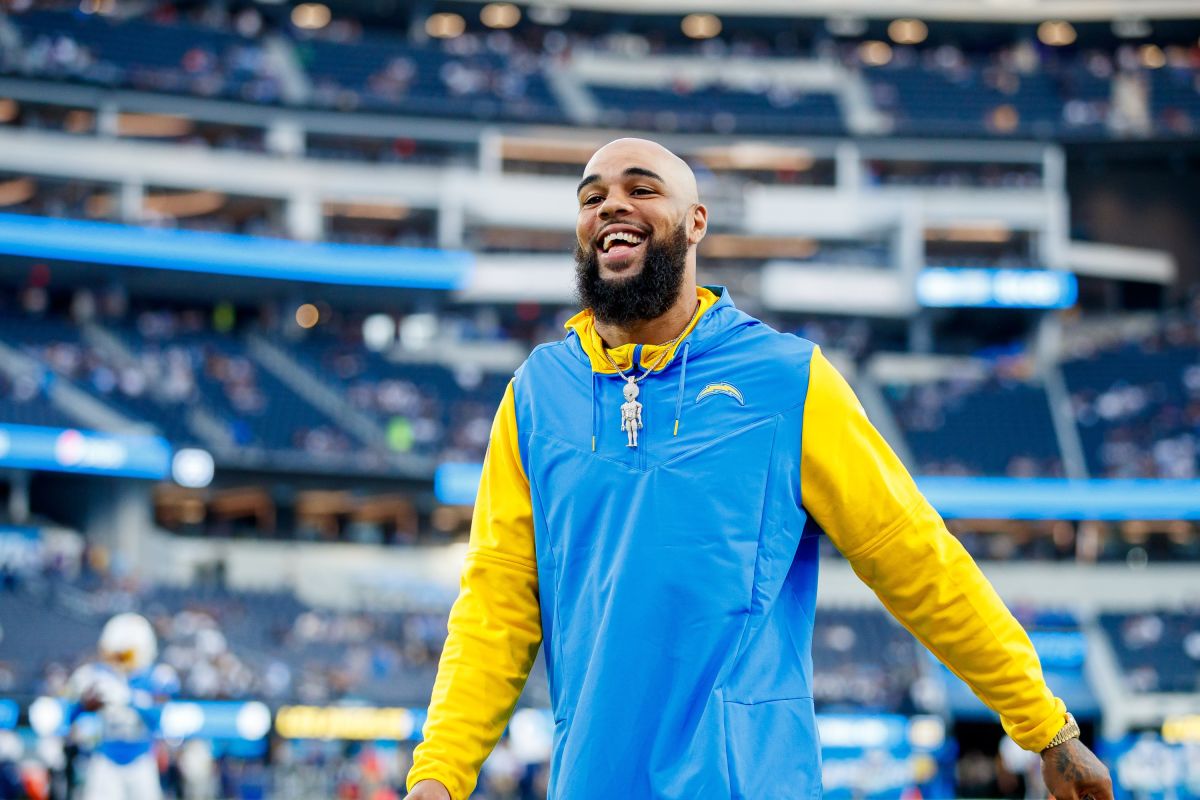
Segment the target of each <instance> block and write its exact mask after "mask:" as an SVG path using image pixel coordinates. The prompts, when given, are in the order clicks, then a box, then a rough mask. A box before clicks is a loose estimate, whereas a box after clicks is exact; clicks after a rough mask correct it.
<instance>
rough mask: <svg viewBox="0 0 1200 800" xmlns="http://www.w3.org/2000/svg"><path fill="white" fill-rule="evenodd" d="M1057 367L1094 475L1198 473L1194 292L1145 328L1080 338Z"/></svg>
mask: <svg viewBox="0 0 1200 800" xmlns="http://www.w3.org/2000/svg"><path fill="white" fill-rule="evenodd" d="M1063 370H1064V374H1065V376H1066V379H1067V385H1068V389H1069V390H1070V392H1071V403H1072V406H1073V410H1074V414H1075V419H1076V421H1077V423H1078V425H1079V429H1080V432H1081V435H1082V437H1083V440H1084V445H1085V450H1086V454H1087V457H1088V461H1089V467H1090V468H1091V470H1092V473H1093V474H1094V475H1096V476H1102V477H1109V478H1178V479H1195V478H1197V477H1200V297H1198V298H1197V299H1196V300H1194V301H1193V308H1192V309H1190V312H1189V313H1180V314H1174V315H1168V316H1166V317H1165V318H1164V319H1163V320H1162V321H1161V322H1160V323H1159V324H1156V325H1155V326H1154V327H1153V328H1152V329H1151V330H1150V331H1148V332H1136V333H1131V334H1129V335H1127V336H1123V337H1116V338H1110V339H1109V340H1107V341H1101V342H1095V341H1093V342H1086V341H1085V342H1082V343H1081V344H1080V346H1079V347H1077V349H1076V352H1074V353H1072V354H1071V357H1070V358H1069V359H1068V360H1067V361H1066V362H1065V363H1064V365H1063Z"/></svg>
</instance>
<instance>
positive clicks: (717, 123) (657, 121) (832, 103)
mask: <svg viewBox="0 0 1200 800" xmlns="http://www.w3.org/2000/svg"><path fill="white" fill-rule="evenodd" d="M589 89H590V91H591V93H592V94H593V95H594V96H595V98H596V100H597V102H599V103H600V105H601V106H602V107H603V108H604V110H605V111H604V114H605V119H606V121H611V123H612V124H614V125H618V126H620V125H627V126H631V127H634V128H642V129H648V130H678V131H686V132H689V133H709V132H716V133H734V132H736V133H760V134H812V133H815V134H837V133H844V132H845V125H844V124H843V122H842V116H841V113H840V111H839V110H838V106H837V102H836V100H835V98H834V96H833V95H832V94H807V95H805V94H797V93H794V92H783V91H769V90H766V89H764V91H763V92H761V93H753V92H747V91H738V90H734V89H727V88H723V87H713V86H704V87H695V88H690V87H680V88H678V89H676V90H674V91H672V90H661V89H634V88H629V87H618V86H591V87H589Z"/></svg>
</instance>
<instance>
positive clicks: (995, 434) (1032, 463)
mask: <svg viewBox="0 0 1200 800" xmlns="http://www.w3.org/2000/svg"><path fill="white" fill-rule="evenodd" d="M1027 367H1028V364H1027V362H1026V361H1025V360H1024V359H1015V360H1013V359H1002V360H1000V361H998V362H995V363H994V364H992V365H990V367H989V369H990V370H991V371H990V372H988V373H987V374H985V375H982V376H975V375H967V376H963V377H957V378H948V379H944V380H938V381H933V382H928V383H916V384H892V385H889V386H886V387H884V389H885V392H884V395H885V397H886V398H887V400H888V401H889V404H890V405H891V406H892V410H893V413H894V414H895V416H896V421H897V422H898V423H899V425H900V428H901V430H902V431H903V434H904V436H905V439H906V440H907V442H908V445H909V447H910V448H911V449H912V452H913V459H914V461H915V463H914V465H913V466H914V467H915V471H916V473H917V474H921V475H954V476H970V475H992V476H998V475H999V476H1007V477H1010V478H1031V477H1061V476H1062V474H1063V466H1062V459H1061V456H1060V454H1059V451H1058V445H1057V439H1056V437H1055V433H1054V426H1053V422H1052V421H1051V417H1050V404H1049V399H1048V397H1047V396H1046V393H1045V390H1044V389H1043V388H1042V387H1041V386H1040V385H1038V384H1037V383H1036V382H1033V381H1032V380H1031V376H1030V375H1029V374H1028V372H1027Z"/></svg>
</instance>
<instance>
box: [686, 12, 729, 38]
mask: <svg viewBox="0 0 1200 800" xmlns="http://www.w3.org/2000/svg"><path fill="white" fill-rule="evenodd" d="M679 27H680V29H682V30H683V34H684V36H687V37H688V38H690V39H711V38H713V37H714V36H716V35H717V34H718V33H720V32H721V19H720V17H717V16H716V15H714V14H688V15H687V16H686V17H684V18H683V21H682V22H680V23H679Z"/></svg>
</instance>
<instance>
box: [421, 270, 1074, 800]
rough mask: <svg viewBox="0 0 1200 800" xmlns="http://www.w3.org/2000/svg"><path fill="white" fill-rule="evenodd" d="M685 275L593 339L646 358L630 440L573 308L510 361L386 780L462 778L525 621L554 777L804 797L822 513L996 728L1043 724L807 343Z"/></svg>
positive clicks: (944, 539) (637, 796) (502, 717)
mask: <svg viewBox="0 0 1200 800" xmlns="http://www.w3.org/2000/svg"><path fill="white" fill-rule="evenodd" d="M698 295H699V301H700V310H699V313H698V314H697V317H696V319H695V320H693V322H692V323H691V324H690V325H689V328H688V329H687V330H685V332H684V334H683V336H682V337H681V338H680V339H679V341H678V342H677V343H675V344H673V345H671V346H669V347H667V348H666V350H667V352H666V353H664V352H663V349H664V348H663V347H656V346H650V345H646V346H643V345H624V346H622V347H619V348H615V349H613V350H611V351H609V352H610V354H611V356H612V358H613V360H614V361H616V363H617V365H618V366H620V367H621V368H622V369H623V370H626V371H627V372H628V371H629V369H630V368H631V367H633V365H639V366H638V367H636V370H637V371H636V374H639V375H640V374H641V372H642V371H643V370H644V369H646V368H647V367H654V365H657V367H655V368H654V369H652V371H651V372H650V374H649V375H648V376H647V378H646V379H645V380H643V381H642V382H641V383H640V384H639V388H640V396H639V397H638V398H637V399H638V401H639V402H641V403H642V423H643V427H642V429H641V430H640V431H639V432H638V433H639V437H638V444H637V447H629V446H628V444H627V436H626V433H625V432H624V431H623V429H622V427H621V404H622V403H623V402H625V398H624V397H623V395H622V388H623V386H624V384H625V380H624V379H622V378H621V377H620V375H618V374H617V372H616V370H614V369H613V367H612V365H611V364H609V362H608V360H607V359H606V358H605V356H604V345H603V342H602V340H601V339H600V337H599V335H598V334H597V332H596V330H595V326H594V320H593V319H592V316H591V314H590V313H589V312H587V311H584V312H582V313H581V314H579V315H577V316H576V317H574V318H573V319H572V320H571V321H569V322H568V323H567V326H568V331H569V332H568V335H567V336H566V338H565V339H563V340H562V341H560V342H555V343H552V344H547V345H542V346H540V347H538V348H537V349H535V350H534V351H533V353H532V354H531V355H530V356H529V358H528V359H527V360H526V362H525V363H524V365H522V367H521V368H520V369H519V370H518V371H517V373H516V375H515V377H514V379H513V380H512V382H511V383H510V384H509V387H508V390H507V391H506V392H505V395H504V398H503V400H502V402H501V405H500V408H499V410H498V412H497V415H496V421H495V424H494V426H493V430H492V439H491V444H490V446H489V451H488V455H487V458H486V460H485V463H484V471H483V479H482V482H481V485H480V489H479V495H478V499H477V501H476V506H475V515H474V519H473V524H472V530H471V542H470V546H469V548H468V554H467V557H466V561H465V564H464V568H463V574H462V581H461V589H460V594H459V598H458V600H457V601H456V602H455V604H454V607H453V609H452V611H451V614H450V621H449V636H448V638H447V640H446V645H445V649H444V652H443V655H442V660H441V663H440V666H439V669H438V676H437V680H436V683H435V686H434V691H433V698H432V702H431V704H430V708H429V717H428V720H427V723H426V725H425V728H424V737H425V740H424V742H422V744H420V745H419V746H418V747H417V749H416V751H415V754H414V764H413V768H412V770H411V772H410V773H409V777H408V785H409V786H410V787H411V786H413V785H414V784H416V783H417V782H418V781H420V780H422V779H425V778H434V779H436V780H439V781H441V782H442V783H443V784H444V785H445V786H446V787H447V788H448V789H449V791H450V794H451V796H452V797H453V798H454V800H464V799H465V798H466V797H468V796H469V795H470V793H471V791H472V790H473V788H474V785H475V782H476V779H477V775H478V772H479V768H480V766H481V764H482V763H483V761H484V759H485V758H486V757H487V755H488V753H489V752H490V751H491V749H492V747H493V746H494V745H495V743H496V741H497V740H498V739H499V737H500V735H501V733H502V732H503V729H504V726H505V724H506V722H507V720H508V717H509V715H510V714H511V713H512V710H513V707H514V706H515V704H516V701H517V698H518V695H519V694H520V692H521V689H522V687H523V686H524V683H525V680H526V677H527V676H528V674H529V670H530V668H531V666H532V664H533V661H534V658H535V656H536V654H537V650H538V647H539V645H540V644H542V643H543V642H544V644H545V654H546V666H547V674H548V678H549V688H550V694H551V704H552V710H553V715H554V740H553V755H552V762H551V778H550V787H549V797H550V798H552V799H553V800H593V798H594V799H595V800H601V798H604V800H610V799H611V798H614V797H621V798H627V799H628V800H651V798H655V799H656V800H657V799H658V798H679V799H680V800H685V799H686V800H708V799H709V798H714V799H723V798H754V800H800V798H813V797H819V796H820V791H821V770H820V756H819V743H818V740H817V733H816V723H815V716H814V711H813V700H812V657H811V645H812V631H813V616H814V612H815V605H816V587H817V539H816V536H817V535H818V534H819V533H821V532H824V533H825V534H827V535H828V536H829V537H830V539H831V540H832V541H833V542H834V544H835V545H837V547H838V548H839V549H840V550H841V551H842V553H843V554H844V555H845V556H846V558H847V559H848V560H849V562H850V563H851V565H852V566H853V568H854V570H855V572H856V573H857V574H858V576H859V577H860V578H862V580H864V581H865V582H866V583H867V584H868V585H869V586H870V587H871V588H872V589H873V590H874V591H875V592H876V594H877V595H878V596H879V598H880V599H881V600H882V601H883V603H884V605H885V606H886V607H887V608H888V609H889V610H890V611H891V612H892V614H893V615H894V616H895V617H896V618H897V619H898V620H899V621H900V622H901V623H902V624H903V625H904V626H905V627H907V628H908V629H909V630H910V631H911V632H912V633H913V634H914V635H915V636H916V637H917V638H918V639H919V640H920V641H921V642H922V643H923V644H925V645H926V646H927V647H928V648H929V649H930V650H932V651H933V653H934V654H935V655H937V656H938V658H940V659H941V660H942V662H943V663H945V664H946V665H947V666H948V667H949V668H950V669H951V670H953V671H954V672H955V673H956V674H957V675H959V677H961V678H963V680H965V681H966V682H967V683H968V684H969V685H970V686H971V687H972V689H974V690H975V692H976V693H977V694H978V695H979V696H980V697H981V698H982V699H983V700H984V702H985V703H987V704H988V705H989V706H990V707H991V708H993V709H994V710H996V711H997V712H998V713H999V714H1000V716H1001V719H1002V722H1003V724H1004V727H1005V729H1006V730H1007V731H1008V733H1009V734H1010V735H1011V736H1012V737H1013V738H1014V739H1016V741H1017V742H1018V743H1019V744H1021V745H1022V746H1024V747H1026V748H1028V749H1031V750H1040V749H1042V748H1044V747H1045V746H1046V745H1047V744H1048V743H1049V742H1050V740H1051V739H1052V738H1053V736H1054V735H1055V734H1056V733H1057V732H1058V730H1059V729H1060V728H1061V727H1062V726H1063V724H1064V715H1065V713H1066V709H1065V707H1064V705H1063V703H1062V701H1061V700H1058V699H1057V698H1055V697H1054V696H1053V695H1052V694H1051V692H1050V691H1049V689H1048V688H1047V686H1046V684H1045V682H1044V680H1043V678H1042V672H1041V667H1040V665H1039V663H1038V660H1037V656H1036V654H1035V652H1034V650H1033V647H1032V645H1031V644H1030V641H1029V638H1028V636H1026V634H1025V633H1024V631H1023V630H1022V629H1021V627H1020V625H1019V624H1018V623H1017V622H1016V620H1015V619H1014V618H1013V617H1012V615H1011V614H1010V613H1009V612H1008V610H1007V609H1006V608H1005V607H1004V605H1003V603H1002V602H1001V601H1000V599H999V597H998V596H997V595H996V593H995V591H994V590H993V589H992V587H991V586H990V585H989V584H988V583H987V581H986V579H985V578H984V577H983V575H982V573H981V572H980V571H979V569H978V567H977V566H976V565H975V563H974V562H973V561H972V560H971V558H970V556H969V555H967V553H966V551H965V550H964V549H963V548H962V546H961V545H960V544H959V542H958V540H957V539H955V538H954V536H952V535H951V534H950V533H949V532H948V531H947V530H946V528H945V526H944V524H943V523H942V520H941V518H940V517H939V516H938V515H937V513H936V512H935V511H934V510H933V509H932V508H931V507H930V505H929V504H928V502H927V501H926V500H925V499H924V498H923V497H922V496H921V494H920V493H919V491H918V490H917V488H916V486H915V484H914V483H913V481H912V479H911V478H910V477H909V475H908V473H907V472H906V471H905V469H904V468H903V466H902V465H901V464H900V462H899V460H898V459H897V457H896V456H895V454H894V453H893V452H892V451H891V449H890V448H889V447H888V446H887V444H886V443H885V442H884V441H883V439H882V437H881V436H880V435H879V434H878V432H877V431H876V430H875V429H874V428H873V427H872V426H871V424H870V422H869V421H868V420H867V418H866V415H865V413H864V411H863V409H862V406H861V405H860V404H859V403H858V401H857V399H856V398H855V397H854V394H853V392H852V391H851V390H850V387H849V386H848V385H847V384H846V382H845V381H844V380H843V379H842V378H841V376H840V375H839V374H838V373H837V372H836V370H835V369H834V368H833V367H832V365H830V363H829V361H828V360H826V359H825V357H824V356H823V355H822V354H821V352H820V349H819V348H818V347H816V346H815V345H813V344H812V343H811V342H808V341H805V340H804V339H800V338H797V337H795V336H791V335H785V334H780V333H778V332H776V331H775V330H773V329H771V328H770V327H769V326H767V325H765V324H763V323H762V322H760V321H758V320H756V319H754V318H752V317H750V316H748V315H746V314H744V313H742V312H741V311H739V310H738V309H737V308H735V307H734V305H733V302H732V301H731V300H730V299H729V296H728V294H727V293H726V292H725V290H724V289H722V288H720V287H713V288H711V289H710V288H700V289H699V290H698ZM660 357H661V358H660ZM631 374H634V373H631Z"/></svg>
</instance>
